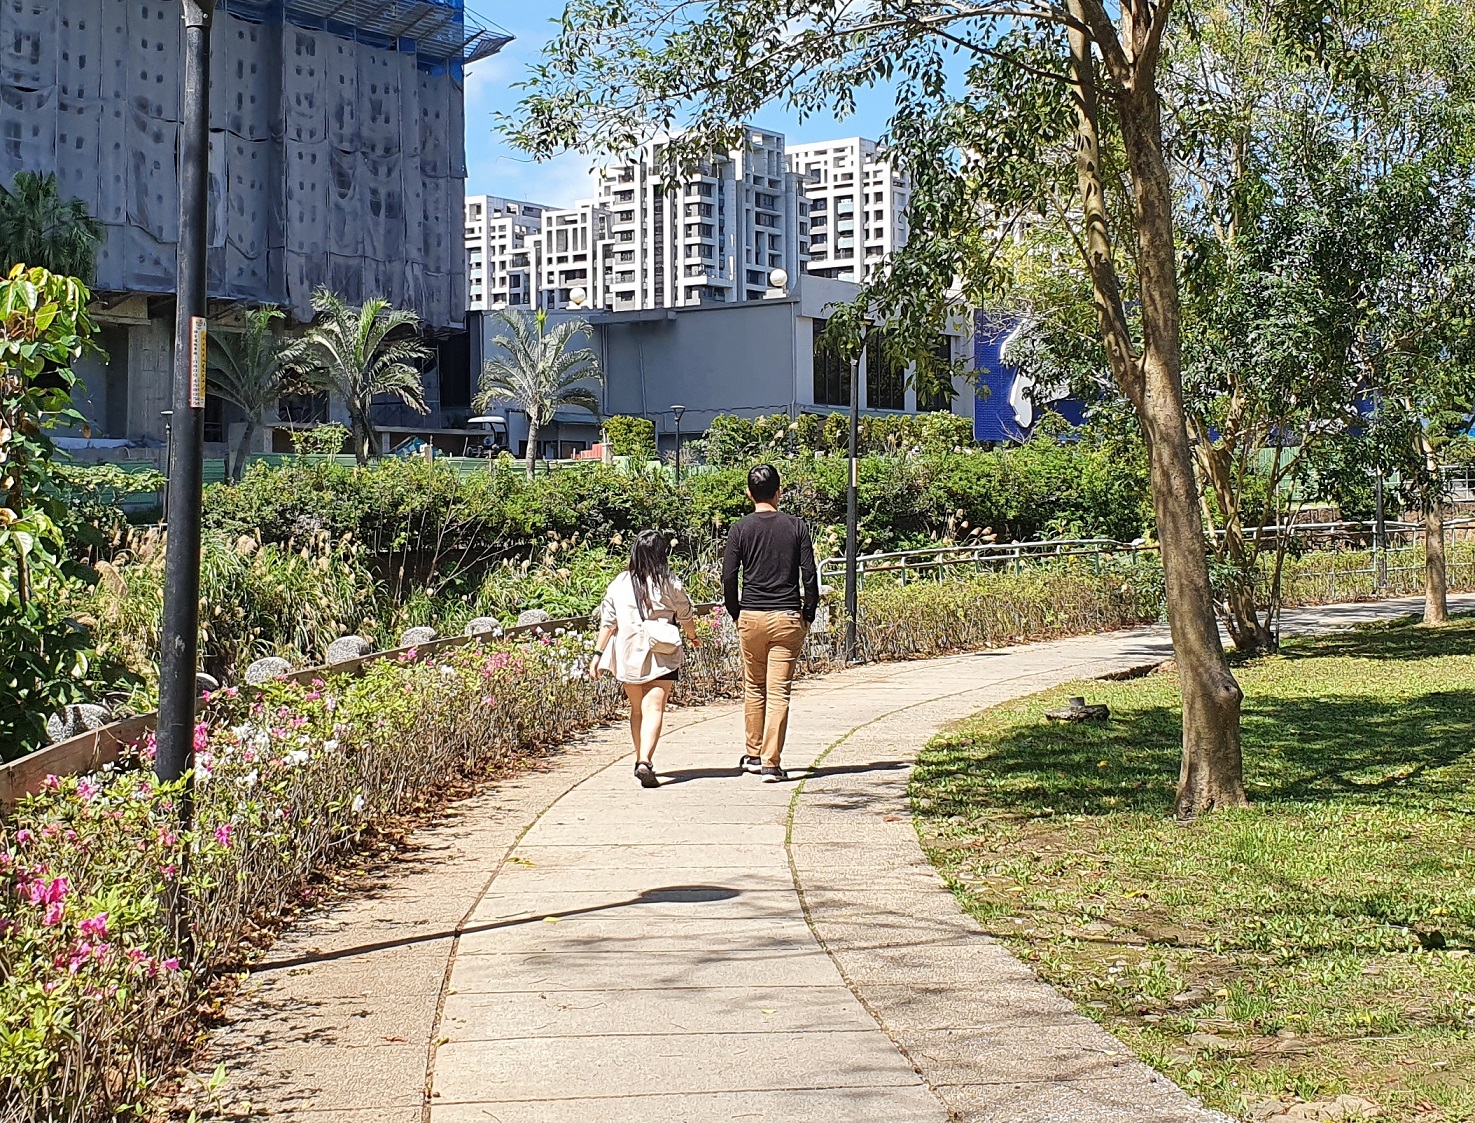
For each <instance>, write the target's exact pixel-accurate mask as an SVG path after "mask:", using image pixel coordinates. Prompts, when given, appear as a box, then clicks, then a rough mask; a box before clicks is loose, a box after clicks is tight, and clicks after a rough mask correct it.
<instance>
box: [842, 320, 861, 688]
mask: <svg viewBox="0 0 1475 1123" xmlns="http://www.w3.org/2000/svg"><path fill="white" fill-rule="evenodd" d="M865 354H866V351H865V345H864V344H862V345H861V349H860V357H859V358H856V359H851V360H850V481H849V485H848V486H847V487H846V489H845V661H846V662H847V663H858V662H860V642H859V637H858V636H857V635H856V621H857V618H858V617H859V616H860V582H859V575H858V573H857V572H856V570H857V564H858V563H857V560H856V558H857V554H858V552H859V545H860V542H859V539H860V526H859V522H860V510H859V506H860V505H859V498H860V497H859V494H858V492H859V486H860V364H861V363H862V362H863V361H864V360H865Z"/></svg>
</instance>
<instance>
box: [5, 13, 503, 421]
mask: <svg viewBox="0 0 1475 1123" xmlns="http://www.w3.org/2000/svg"><path fill="white" fill-rule="evenodd" d="M182 38H183V36H182V23H181V20H180V4H179V2H178V0H3V3H0V182H5V183H8V182H9V181H10V179H11V177H12V176H13V175H14V174H15V173H16V172H18V171H23V170H24V171H35V172H55V173H56V175H57V177H58V179H59V180H60V183H61V187H62V191H63V193H64V194H66V195H67V196H69V197H75V198H78V199H81V200H82V201H83V202H84V203H85V204H86V205H87V207H88V209H89V210H90V211H91V212H92V214H93V215H94V216H96V217H97V219H98V220H99V221H100V222H102V224H103V225H104V227H105V228H106V231H107V237H106V239H105V241H104V243H103V244H102V245H101V246H100V248H99V252H98V267H97V278H96V285H95V289H96V291H97V295H98V307H97V313H98V314H97V319H98V321H99V323H101V324H102V325H104V331H103V336H102V340H101V343H102V346H103V348H104V350H105V351H106V352H107V353H108V361H107V362H106V363H101V362H98V363H95V364H89V365H88V366H87V367H86V368H85V369H83V370H82V371H81V372H80V373H81V374H82V375H83V379H84V382H85V383H86V387H87V393H86V399H85V400H84V401H83V402H81V403H80V404H81V405H82V406H83V407H84V412H86V413H87V414H88V416H89V419H90V420H92V422H93V425H94V430H95V431H97V432H101V433H103V434H106V436H108V437H110V438H114V439H117V440H133V441H138V440H140V439H143V440H145V441H149V442H150V443H152V442H153V441H157V440H159V439H161V438H162V436H163V432H164V419H163V418H162V417H161V412H162V411H164V410H167V409H168V408H169V404H168V403H169V384H170V367H171V351H172V335H173V292H174V269H175V243H176V240H177V237H178V229H177V228H178V210H179V173H178V166H177V153H178V134H179V123H180V87H181V68H180V54H181V44H182ZM508 41H509V37H508V36H507V35H506V34H505V33H503V32H501V31H499V30H496V29H494V28H491V27H489V26H486V25H485V24H483V23H482V22H481V21H479V20H478V19H476V18H475V17H473V16H471V15H469V14H468V13H467V12H466V10H465V8H464V6H463V4H462V2H461V0H221V3H220V5H219V8H218V10H217V15H216V20H215V25H214V33H213V39H212V60H213V61H212V82H211V129H210V232H209V247H210V248H209V291H210V297H211V300H212V308H211V312H212V318H214V317H217V316H219V317H225V318H227V319H228V318H229V316H230V314H231V309H232V308H235V307H238V306H241V305H259V304H265V303H272V304H277V305H279V306H281V307H282V308H284V309H285V310H287V311H288V312H289V313H290V314H291V315H292V317H293V318H294V319H295V320H298V321H305V320H306V319H308V318H310V316H311V309H310V300H311V297H312V293H313V290H314V289H316V288H318V287H319V286H326V287H328V288H330V289H332V290H333V291H334V292H336V293H338V294H339V295H341V296H343V297H344V298H346V299H348V300H350V301H352V302H355V303H356V302H358V301H360V300H362V299H364V298H366V297H370V296H376V295H377V296H383V297H386V298H387V299H389V300H390V301H391V302H392V303H394V304H395V305H396V306H398V307H403V308H408V309H411V310H413V311H415V312H416V313H418V314H419V315H420V316H421V317H422V319H423V320H424V321H425V324H426V325H427V327H428V328H429V329H431V331H432V332H443V333H444V332H451V331H457V330H460V329H461V328H462V327H463V321H464V315H465V309H466V276H465V273H466V265H465V248H464V244H463V238H462V226H463V199H464V194H465V191H464V188H465V178H466V167H465V135H464V134H465V129H464V120H463V117H464V101H463V86H462V74H463V68H464V67H465V66H466V65H467V64H468V63H471V62H474V61H476V60H477V59H480V58H485V57H487V56H489V55H492V54H495V53H496V52H497V51H498V50H500V49H501V48H502V47H503V46H504V45H505V44H506V43H507V42H508ZM436 382H437V380H436V379H435V378H434V376H433V374H432V375H431V376H430V377H429V378H428V380H427V387H426V389H427V397H429V398H430V399H431V400H432V404H436V403H437V401H438V393H437V384H436ZM206 421H207V434H206V436H207V440H212V439H213V440H214V441H224V440H225V438H226V435H227V434H226V432H225V429H226V421H227V418H226V417H225V416H224V415H223V414H222V412H221V410H220V409H219V408H218V407H212V409H211V410H210V411H209V413H208V414H207V419H206Z"/></svg>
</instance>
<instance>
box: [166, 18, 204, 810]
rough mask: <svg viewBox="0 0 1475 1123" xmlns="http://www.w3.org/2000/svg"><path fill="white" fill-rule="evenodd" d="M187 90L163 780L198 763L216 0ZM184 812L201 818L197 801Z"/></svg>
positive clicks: (189, 31)
mask: <svg viewBox="0 0 1475 1123" xmlns="http://www.w3.org/2000/svg"><path fill="white" fill-rule="evenodd" d="M182 2H183V8H184V88H183V90H182V91H181V99H182V105H181V110H182V111H181V113H180V125H179V258H178V271H177V274H176V283H175V288H176V290H177V291H176V310H175V317H174V415H173V417H172V418H170V424H171V426H172V433H173V439H172V440H171V441H170V445H169V492H168V503H169V522H168V528H169V545H168V549H167V551H166V553H165V558H164V634H163V643H162V645H161V646H162V650H161V651H160V653H159V725H158V741H159V755H158V757H157V758H156V759H155V761H154V771H155V773H156V774H157V775H158V777H159V779H160V780H165V781H169V780H177V779H179V778H180V777H182V776H184V775H185V774H186V773H187V772H188V771H189V770H190V769H191V768H192V767H193V765H194V733H195V698H196V695H197V693H198V689H199V688H198V686H197V685H196V679H195V675H196V673H197V671H198V669H199V627H200V504H201V498H202V495H201V493H202V489H203V475H204V457H205V449H204V412H205V313H206V304H205V301H206V293H205V246H206V239H207V237H208V231H207V229H206V223H207V221H208V206H209V189H210V187H209V185H210V178H209V158H210V23H211V20H212V19H213V18H214V15H215V0H182ZM182 813H183V815H185V816H188V815H189V814H190V813H191V808H190V805H189V800H188V799H186V800H185V801H184V806H183V808H182Z"/></svg>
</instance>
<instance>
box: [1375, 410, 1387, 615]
mask: <svg viewBox="0 0 1475 1123" xmlns="http://www.w3.org/2000/svg"><path fill="white" fill-rule="evenodd" d="M1382 413H1383V399H1382V395H1380V394H1379V393H1378V392H1377V391H1376V390H1374V391H1373V416H1374V417H1375V418H1376V422H1375V424H1376V425H1377V427H1376V428H1375V429H1374V430H1373V431H1374V433H1375V434H1376V438H1377V439H1376V441H1375V442H1374V445H1373V449H1374V452H1375V455H1376V467H1377V472H1378V477H1377V482H1376V483H1375V484H1374V485H1373V503H1374V510H1373V588H1374V589H1375V590H1377V591H1378V592H1380V593H1381V592H1382V591H1383V590H1384V589H1386V588H1387V587H1388V522H1387V514H1386V512H1385V510H1384V508H1383V429H1382V426H1381V425H1380V424H1377V422H1381V421H1382V420H1383V418H1382Z"/></svg>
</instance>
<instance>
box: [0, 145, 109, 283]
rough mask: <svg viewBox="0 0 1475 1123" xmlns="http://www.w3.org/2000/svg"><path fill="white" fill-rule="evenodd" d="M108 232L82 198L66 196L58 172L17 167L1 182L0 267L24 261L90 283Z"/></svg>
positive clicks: (2, 270)
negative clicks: (18, 169)
mask: <svg viewBox="0 0 1475 1123" xmlns="http://www.w3.org/2000/svg"><path fill="white" fill-rule="evenodd" d="M105 233H106V231H105V230H104V229H103V226H102V224H101V223H100V222H98V221H97V220H96V219H94V218H93V217H92V216H91V215H90V214H89V213H88V211H87V206H86V204H85V203H83V202H82V200H80V199H64V198H62V194H61V189H60V187H58V185H57V180H56V176H55V175H52V174H47V175H37V174H35V173H34V172H17V173H16V174H15V179H14V180H13V181H12V182H11V185H10V186H9V187H6V186H5V185H4V184H0V273H7V272H9V271H10V270H11V269H12V268H13V267H14V266H16V265H26V266H29V267H30V268H32V269H45V270H46V271H48V272H50V273H53V274H55V275H57V276H59V277H75V278H77V280H79V281H81V282H82V283H83V284H91V283H92V278H93V274H94V273H95V272H96V269H97V246H98V243H99V242H101V241H102V239H103V237H104V235H105Z"/></svg>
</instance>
